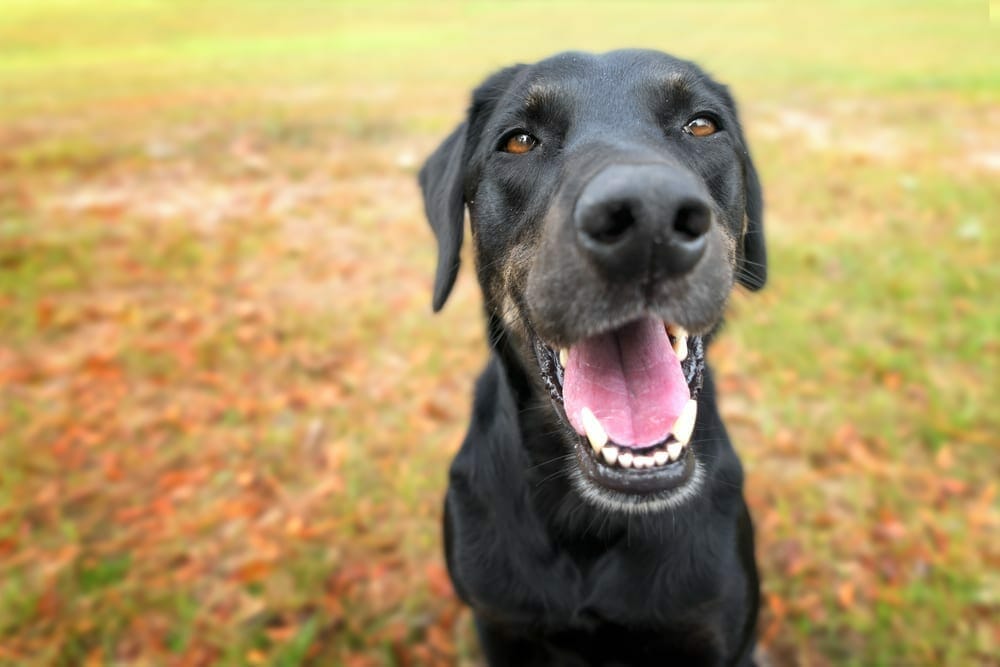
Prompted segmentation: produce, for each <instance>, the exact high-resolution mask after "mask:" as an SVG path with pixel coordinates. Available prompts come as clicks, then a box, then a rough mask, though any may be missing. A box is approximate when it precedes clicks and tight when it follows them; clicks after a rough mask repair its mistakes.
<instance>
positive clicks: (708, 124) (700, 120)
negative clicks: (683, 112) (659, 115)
mask: <svg viewBox="0 0 1000 667" xmlns="http://www.w3.org/2000/svg"><path fill="white" fill-rule="evenodd" d="M684 131H685V132H687V133H688V134H693V135H694V136H696V137H707V136H708V135H710V134H715V133H716V132H718V131H719V128H718V127H716V126H715V122H713V121H712V119H711V118H705V117H704V116H698V117H697V118H695V119H694V120H692V121H691V122H689V123H688V124H687V125H685V126H684Z"/></svg>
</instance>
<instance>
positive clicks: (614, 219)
mask: <svg viewBox="0 0 1000 667" xmlns="http://www.w3.org/2000/svg"><path fill="white" fill-rule="evenodd" d="M633 225H635V215H634V214H633V213H632V207H631V206H629V205H628V204H617V205H614V206H611V207H610V208H609V209H608V213H607V217H606V218H605V221H604V224H603V225H601V227H600V228H599V229H597V230H595V233H593V234H591V236H593V237H594V239H596V240H598V241H600V242H601V243H614V242H615V241H617V240H618V239H620V238H621V237H622V236H624V235H625V233H626V232H627V231H628V230H629V229H630V228H631V227H632V226H633Z"/></svg>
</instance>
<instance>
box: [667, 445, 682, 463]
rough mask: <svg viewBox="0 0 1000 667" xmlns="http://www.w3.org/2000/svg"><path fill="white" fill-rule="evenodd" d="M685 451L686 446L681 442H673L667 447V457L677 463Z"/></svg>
mask: <svg viewBox="0 0 1000 667" xmlns="http://www.w3.org/2000/svg"><path fill="white" fill-rule="evenodd" d="M683 451H684V445H682V444H681V443H679V442H671V443H670V444H669V445H667V456H669V457H670V460H671V461H676V460H677V459H679V458H680V457H681V452H683Z"/></svg>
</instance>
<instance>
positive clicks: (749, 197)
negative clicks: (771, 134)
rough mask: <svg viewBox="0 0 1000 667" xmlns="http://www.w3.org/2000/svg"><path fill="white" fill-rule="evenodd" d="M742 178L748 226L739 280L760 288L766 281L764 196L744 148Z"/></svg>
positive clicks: (752, 287)
mask: <svg viewBox="0 0 1000 667" xmlns="http://www.w3.org/2000/svg"><path fill="white" fill-rule="evenodd" d="M744 154H745V161H744V163H743V165H744V166H743V169H744V175H743V181H744V183H746V189H747V192H746V216H747V227H746V231H745V232H744V233H743V266H742V267H740V272H739V278H738V279H739V281H740V283H742V284H743V285H744V286H745V287H747V289H751V290H759V289H760V288H761V287H763V286H764V283H766V282H767V248H766V246H765V245H764V195H763V193H762V192H761V188H760V178H759V177H758V176H757V169H756V168H754V166H753V161H752V160H751V159H750V152H749V151H745V153H744Z"/></svg>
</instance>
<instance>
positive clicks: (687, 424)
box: [673, 399, 698, 447]
mask: <svg viewBox="0 0 1000 667" xmlns="http://www.w3.org/2000/svg"><path fill="white" fill-rule="evenodd" d="M697 416H698V402H697V401H695V400H694V399H690V400H688V402H687V403H686V404H685V405H684V409H683V410H681V416H680V417H678V418H677V421H676V422H674V428H673V434H674V437H675V438H677V442H678V443H680V445H681V446H682V447H683V446H684V445H686V444H688V442H690V441H691V432H692V431H693V430H694V420H695V418H696V417H697Z"/></svg>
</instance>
